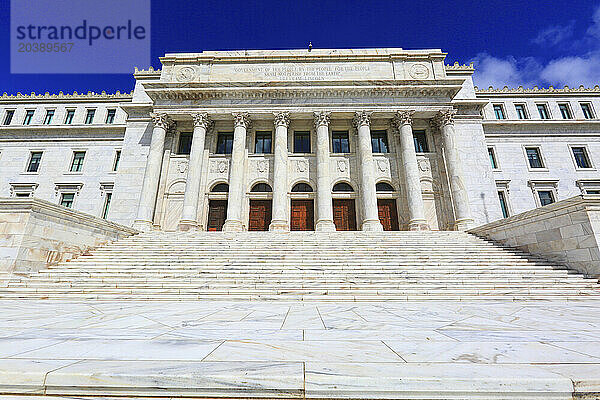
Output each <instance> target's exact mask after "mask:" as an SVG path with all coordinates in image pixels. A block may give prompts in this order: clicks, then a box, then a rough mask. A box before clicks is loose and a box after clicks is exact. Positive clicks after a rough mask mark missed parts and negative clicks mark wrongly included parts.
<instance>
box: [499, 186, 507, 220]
mask: <svg viewBox="0 0 600 400" xmlns="http://www.w3.org/2000/svg"><path fill="white" fill-rule="evenodd" d="M498 200H500V209H501V210H502V216H503V217H504V218H508V217H509V214H508V205H507V204H506V195H505V192H504V191H503V190H499V191H498Z"/></svg>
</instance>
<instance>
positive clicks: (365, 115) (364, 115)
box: [352, 111, 373, 128]
mask: <svg viewBox="0 0 600 400" xmlns="http://www.w3.org/2000/svg"><path fill="white" fill-rule="evenodd" d="M372 114H373V113H372V112H371V111H357V112H356V113H354V119H353V120H352V122H353V123H354V126H355V127H356V128H358V127H361V126H363V125H367V126H370V125H371V115H372Z"/></svg>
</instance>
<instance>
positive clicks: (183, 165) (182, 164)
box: [177, 161, 188, 174]
mask: <svg viewBox="0 0 600 400" xmlns="http://www.w3.org/2000/svg"><path fill="white" fill-rule="evenodd" d="M187 169H188V162H187V161H179V162H178V163H177V171H178V172H179V173H180V174H185V172H186V171H187Z"/></svg>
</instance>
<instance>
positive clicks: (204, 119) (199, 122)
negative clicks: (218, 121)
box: [192, 112, 213, 129]
mask: <svg viewBox="0 0 600 400" xmlns="http://www.w3.org/2000/svg"><path fill="white" fill-rule="evenodd" d="M192 119H193V120H194V127H203V128H204V129H208V128H210V127H211V125H212V123H213V121H212V120H211V119H210V118H209V117H208V113H205V112H200V113H194V114H192Z"/></svg>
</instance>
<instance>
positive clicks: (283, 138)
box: [269, 112, 290, 232]
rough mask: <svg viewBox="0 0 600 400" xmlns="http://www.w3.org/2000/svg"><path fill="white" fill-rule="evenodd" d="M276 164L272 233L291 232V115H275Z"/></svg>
mask: <svg viewBox="0 0 600 400" xmlns="http://www.w3.org/2000/svg"><path fill="white" fill-rule="evenodd" d="M274 124H275V151H274V153H275V162H274V167H273V216H272V219H271V225H270V226H269V230H270V231H284V232H285V231H289V230H290V224H289V222H288V218H287V203H288V201H287V193H288V177H287V168H288V165H287V160H288V143H287V142H288V126H289V125H290V113H289V112H280V113H275V121H274Z"/></svg>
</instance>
